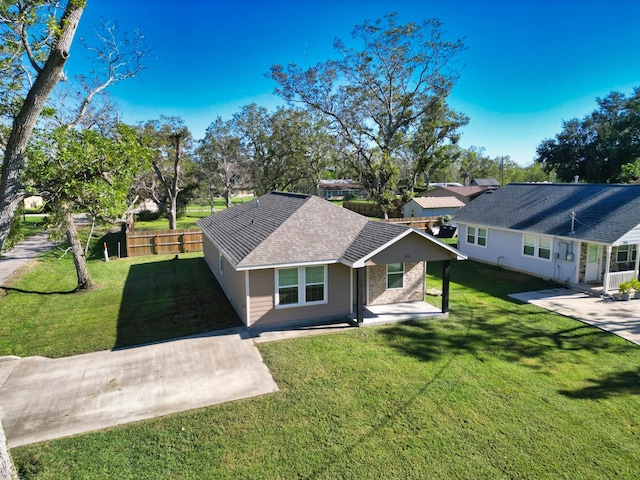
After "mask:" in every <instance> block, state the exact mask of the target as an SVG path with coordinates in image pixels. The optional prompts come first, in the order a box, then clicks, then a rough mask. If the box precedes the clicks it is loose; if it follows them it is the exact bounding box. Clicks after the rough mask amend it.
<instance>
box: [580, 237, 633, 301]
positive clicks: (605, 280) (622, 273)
mask: <svg viewBox="0 0 640 480" xmlns="http://www.w3.org/2000/svg"><path fill="white" fill-rule="evenodd" d="M598 249H602V250H603V251H604V262H602V263H603V268H602V269H601V272H602V276H601V282H585V283H589V285H590V286H592V287H593V286H600V285H601V286H602V293H604V294H608V293H610V292H614V291H617V290H618V287H619V286H620V284H621V283H622V282H628V281H629V280H632V279H634V278H638V273H639V264H640V256H638V254H637V252H638V245H637V244H629V243H626V242H625V243H622V244H612V245H603V246H597V245H594V244H589V246H588V250H587V258H586V266H585V269H586V270H588V268H589V265H590V263H591V262H592V255H593V254H592V252H594V251H595V252H597V251H598ZM596 255H597V254H596ZM598 257H599V258H598V259H597V260H598V262H600V261H601V258H602V257H600V256H598ZM585 280H587V273H586V271H585ZM594 283H598V285H594Z"/></svg>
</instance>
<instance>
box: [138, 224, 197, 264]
mask: <svg viewBox="0 0 640 480" xmlns="http://www.w3.org/2000/svg"><path fill="white" fill-rule="evenodd" d="M126 236H127V257H139V256H141V255H160V254H165V253H169V254H170V253H189V252H201V251H202V230H200V229H199V228H198V229H186V230H141V231H138V232H127V234H126Z"/></svg>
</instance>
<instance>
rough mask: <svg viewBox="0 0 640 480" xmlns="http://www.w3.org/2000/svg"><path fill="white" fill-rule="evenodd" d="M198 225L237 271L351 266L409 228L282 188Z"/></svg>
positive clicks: (204, 220)
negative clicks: (318, 264) (339, 263)
mask: <svg viewBox="0 0 640 480" xmlns="http://www.w3.org/2000/svg"><path fill="white" fill-rule="evenodd" d="M198 225H199V226H200V228H201V229H202V231H203V232H204V233H205V234H206V235H207V236H208V237H209V238H211V239H212V241H213V242H214V243H215V244H216V245H217V246H218V248H220V249H221V250H222V251H223V252H224V254H225V256H226V258H227V260H229V261H230V262H231V263H232V264H233V265H234V267H236V268H238V269H245V268H258V267H268V266H271V265H285V264H300V263H305V262H323V263H324V262H327V263H331V262H337V261H343V262H346V263H349V264H352V263H354V262H355V261H357V260H360V259H362V258H363V257H366V256H367V255H369V254H371V253H372V252H375V251H376V250H378V249H379V248H380V247H382V246H384V245H386V244H387V243H389V242H391V241H393V240H394V239H396V238H399V237H401V236H403V235H406V234H407V231H408V230H411V228H410V227H407V226H404V225H394V224H391V223H384V222H378V221H374V220H369V219H367V218H366V217H363V216H362V215H359V214H357V213H355V212H352V211H350V210H347V209H346V208H341V207H338V206H336V205H333V204H332V203H330V202H327V201H326V200H323V199H321V198H319V197H316V196H311V195H300V194H293V193H282V192H272V193H269V194H266V195H262V196H261V197H259V198H257V199H256V200H253V201H251V202H248V203H245V204H241V205H237V206H234V207H232V208H229V209H227V210H222V211H220V212H217V213H214V214H213V215H210V216H208V217H205V218H203V219H200V220H198ZM434 241H435V240H434ZM452 258H455V252H453V253H452Z"/></svg>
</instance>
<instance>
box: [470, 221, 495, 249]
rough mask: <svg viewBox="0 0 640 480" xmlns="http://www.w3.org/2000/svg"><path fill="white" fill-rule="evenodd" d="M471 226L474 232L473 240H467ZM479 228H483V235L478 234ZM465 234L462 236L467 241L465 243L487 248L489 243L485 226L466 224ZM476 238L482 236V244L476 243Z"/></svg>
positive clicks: (487, 230)
mask: <svg viewBox="0 0 640 480" xmlns="http://www.w3.org/2000/svg"><path fill="white" fill-rule="evenodd" d="M470 228H473V229H474V230H475V232H474V234H473V242H470V241H469V229H470ZM479 230H484V237H480V235H479V233H480V232H479ZM465 233H466V235H465V237H464V239H465V242H466V243H467V245H474V246H476V247H479V248H487V245H488V244H489V229H488V228H486V227H478V226H476V225H467V228H466V232H465ZM478 238H484V245H480V244H479V243H478Z"/></svg>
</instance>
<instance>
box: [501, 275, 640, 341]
mask: <svg viewBox="0 0 640 480" xmlns="http://www.w3.org/2000/svg"><path fill="white" fill-rule="evenodd" d="M509 296H510V297H512V298H514V299H516V300H520V301H521V302H527V303H531V304H534V305H537V306H539V307H542V308H544V309H546V310H550V311H552V312H556V313H559V314H561V315H564V316H567V317H571V318H575V319H576V320H579V321H581V322H584V323H587V324H589V325H593V326H594V327H597V328H599V329H601V330H605V331H607V332H610V333H613V334H615V335H618V336H619V337H622V338H624V339H626V340H629V341H630V342H633V343H635V344H636V345H640V300H630V301H628V302H622V301H610V300H603V299H602V298H601V297H598V296H594V295H591V294H589V293H586V292H576V291H573V290H567V289H565V288H552V289H548V290H539V291H534V292H524V293H516V294H513V295H509Z"/></svg>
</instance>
